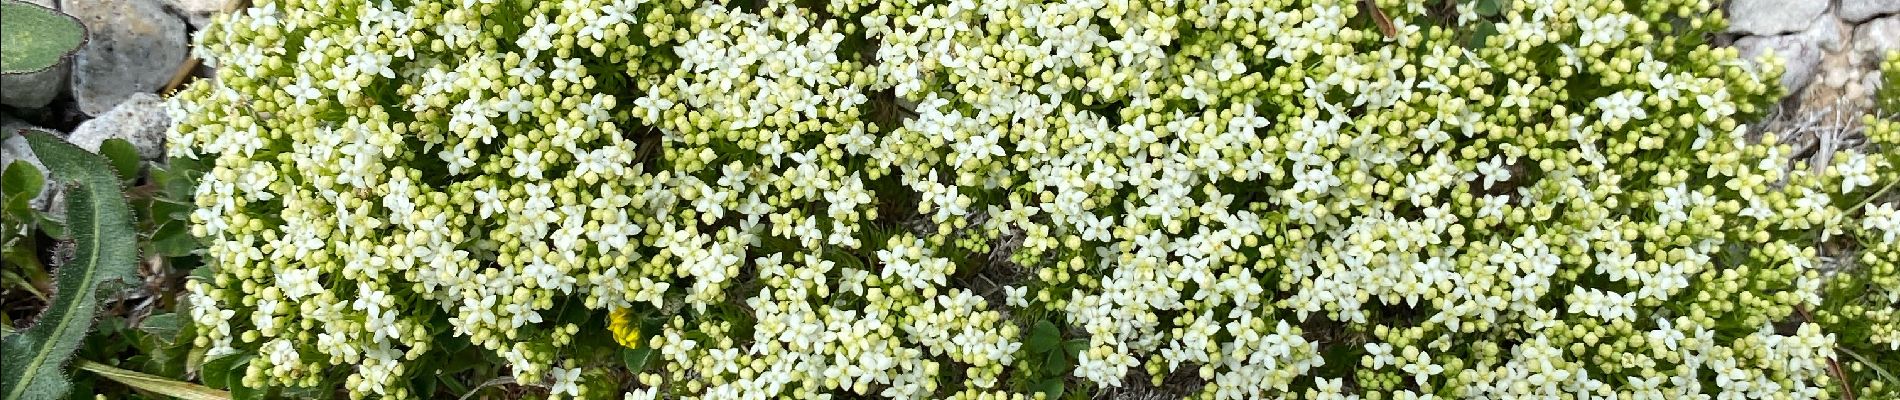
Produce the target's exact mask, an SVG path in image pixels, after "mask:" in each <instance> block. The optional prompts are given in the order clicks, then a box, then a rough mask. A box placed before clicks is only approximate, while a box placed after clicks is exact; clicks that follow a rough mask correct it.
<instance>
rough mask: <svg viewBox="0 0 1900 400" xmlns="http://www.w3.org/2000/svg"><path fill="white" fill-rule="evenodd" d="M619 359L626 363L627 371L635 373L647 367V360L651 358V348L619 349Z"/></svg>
mask: <svg viewBox="0 0 1900 400" xmlns="http://www.w3.org/2000/svg"><path fill="white" fill-rule="evenodd" d="M620 358H621V360H623V361H625V362H626V363H627V371H628V372H632V373H635V374H638V373H640V371H644V370H646V368H647V360H648V359H650V358H653V349H621V350H620Z"/></svg>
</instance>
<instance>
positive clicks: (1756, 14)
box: [1728, 0, 1828, 36]
mask: <svg viewBox="0 0 1900 400" xmlns="http://www.w3.org/2000/svg"><path fill="white" fill-rule="evenodd" d="M1827 6H1828V2H1827V0H1735V1H1734V2H1731V3H1729V6H1728V20H1729V27H1728V30H1729V32H1733V33H1744V34H1749V35H1764V36H1766V35H1780V34H1785V33H1790V32H1800V31H1805V30H1807V29H1808V25H1809V23H1811V22H1813V21H1814V18H1815V17H1818V16H1821V15H1822V14H1825V13H1826V12H1827Z"/></svg>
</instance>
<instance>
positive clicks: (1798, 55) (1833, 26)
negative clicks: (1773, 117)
mask: <svg viewBox="0 0 1900 400" xmlns="http://www.w3.org/2000/svg"><path fill="white" fill-rule="evenodd" d="M1808 25H1809V26H1810V28H1809V29H1808V30H1806V31H1802V32H1800V33H1791V34H1786V35H1775V36H1748V37H1743V38H1741V39H1737V40H1736V41H1735V48H1736V50H1738V51H1739V52H1740V53H1741V56H1742V58H1743V59H1747V60H1756V59H1758V58H1760V57H1761V56H1762V55H1764V54H1767V53H1768V52H1770V51H1772V52H1774V54H1775V56H1777V57H1780V58H1781V60H1782V64H1783V66H1784V67H1786V71H1785V72H1784V73H1783V74H1782V75H1781V86H1782V87H1784V88H1787V89H1788V93H1800V92H1801V89H1803V88H1806V87H1807V86H1808V83H1809V82H1812V81H1813V79H1814V78H1815V75H1816V74H1818V73H1819V72H1820V68H1821V60H1822V58H1823V57H1825V56H1826V55H1827V54H1828V53H1832V52H1836V51H1839V50H1841V49H1842V48H1844V47H1845V43H1846V39H1847V38H1846V37H1844V36H1843V35H1844V34H1845V33H1846V27H1845V26H1843V24H1841V22H1840V20H1837V19H1834V17H1833V16H1829V15H1821V16H1819V17H1815V18H1814V19H1813V21H1812V22H1810V23H1809V24H1808Z"/></svg>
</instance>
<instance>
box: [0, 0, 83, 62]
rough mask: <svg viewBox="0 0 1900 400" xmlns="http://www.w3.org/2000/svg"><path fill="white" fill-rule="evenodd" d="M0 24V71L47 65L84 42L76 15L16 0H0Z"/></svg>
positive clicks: (68, 53)
mask: <svg viewBox="0 0 1900 400" xmlns="http://www.w3.org/2000/svg"><path fill="white" fill-rule="evenodd" d="M0 27H5V28H4V29H0V74H25V73H33V72H39V71H41V70H45V69H47V68H51V67H52V66H53V65H55V64H59V60H61V59H64V58H66V56H69V55H72V54H73V52H75V51H79V46H80V45H84V44H85V43H86V26H85V25H81V24H80V23H79V19H77V18H73V16H71V15H66V14H63V13H60V12H59V11H54V10H53V9H51V8H46V7H42V6H40V5H38V4H33V3H28V2H24V1H20V0H0Z"/></svg>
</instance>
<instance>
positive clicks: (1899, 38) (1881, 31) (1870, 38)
mask: <svg viewBox="0 0 1900 400" xmlns="http://www.w3.org/2000/svg"><path fill="white" fill-rule="evenodd" d="M1894 50H1900V15H1894V16H1888V17H1885V18H1879V19H1874V20H1870V21H1867V22H1865V23H1862V24H1860V26H1859V27H1855V28H1854V55H1855V56H1856V57H1857V58H1859V61H1860V64H1861V65H1866V66H1869V67H1871V68H1874V69H1879V67H1880V60H1882V59H1884V58H1886V56H1887V52H1889V51H1894Z"/></svg>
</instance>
